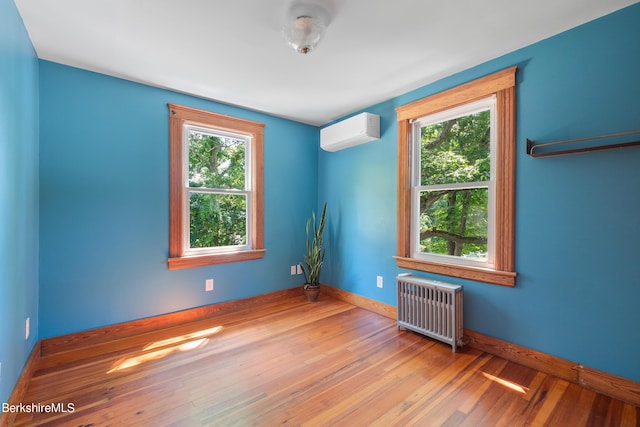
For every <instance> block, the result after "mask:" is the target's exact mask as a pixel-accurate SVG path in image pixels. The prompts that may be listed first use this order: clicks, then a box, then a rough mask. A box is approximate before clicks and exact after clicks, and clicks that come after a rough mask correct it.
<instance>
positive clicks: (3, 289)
mask: <svg viewBox="0 0 640 427" xmlns="http://www.w3.org/2000/svg"><path fill="white" fill-rule="evenodd" d="M27 317H29V318H30V319H31V334H30V338H29V339H28V340H25V320H26V318H27ZM37 339H38V60H37V59H36V56H35V52H34V50H33V47H32V46H31V42H30V40H29V36H28V35H27V32H26V30H25V28H24V25H23V24H22V20H21V19H20V16H19V15H18V12H17V10H16V7H15V4H14V3H13V0H0V363H2V376H1V377H0V402H6V401H7V399H8V398H9V395H10V394H11V391H12V389H13V385H14V384H15V382H16V380H17V378H18V376H19V375H20V372H21V371H22V367H23V366H24V363H25V361H26V360H27V358H28V357H29V353H30V352H31V349H32V348H33V345H34V344H35V342H36V341H37Z"/></svg>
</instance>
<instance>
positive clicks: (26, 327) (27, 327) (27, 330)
mask: <svg viewBox="0 0 640 427" xmlns="http://www.w3.org/2000/svg"><path fill="white" fill-rule="evenodd" d="M30 323H31V319H30V318H28V317H27V320H25V321H24V339H25V340H28V339H29V333H30V332H31V331H30V329H31V325H30Z"/></svg>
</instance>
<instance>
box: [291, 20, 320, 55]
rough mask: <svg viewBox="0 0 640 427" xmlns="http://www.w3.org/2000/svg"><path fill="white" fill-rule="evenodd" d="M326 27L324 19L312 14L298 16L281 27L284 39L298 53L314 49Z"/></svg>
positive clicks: (305, 52)
mask: <svg viewBox="0 0 640 427" xmlns="http://www.w3.org/2000/svg"><path fill="white" fill-rule="evenodd" d="M326 29H327V26H326V25H325V23H324V21H323V20H322V19H320V18H315V17H312V16H298V17H297V18H295V19H294V20H293V21H292V22H290V23H287V24H286V25H285V26H284V28H283V29H282V35H283V36H284V39H285V40H286V41H287V43H289V45H291V47H293V48H294V49H295V50H296V51H298V52H300V53H304V54H307V53H309V52H311V51H312V50H314V49H315V48H316V46H317V45H318V43H320V40H321V39H322V36H324V33H325V31H326Z"/></svg>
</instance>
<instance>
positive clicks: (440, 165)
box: [420, 110, 491, 185]
mask: <svg viewBox="0 0 640 427" xmlns="http://www.w3.org/2000/svg"><path fill="white" fill-rule="evenodd" d="M490 119H491V115H490V112H489V110H485V111H480V112H478V113H474V114H469V115H467V116H463V117H458V118H455V119H452V120H446V121H443V122H440V123H435V124H432V125H428V126H423V127H422V128H421V129H420V185H434V184H451V183H456V182H478V181H488V180H489V179H490V177H491V158H490V141H491V132H490V124H491V123H490Z"/></svg>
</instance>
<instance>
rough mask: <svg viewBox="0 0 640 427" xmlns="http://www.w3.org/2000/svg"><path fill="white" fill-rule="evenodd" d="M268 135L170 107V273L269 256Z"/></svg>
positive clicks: (244, 123)
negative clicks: (265, 220)
mask: <svg viewBox="0 0 640 427" xmlns="http://www.w3.org/2000/svg"><path fill="white" fill-rule="evenodd" d="M263 130H264V125H263V124H262V123H257V122H251V121H248V120H243V119H238V118H234V117H229V116H224V115H221V114H216V113H211V112H207V111H202V110H197V109H194V108H189V107H184V106H180V105H175V104H169V132H170V137H169V139H170V169H171V171H170V222H169V228H170V230H169V260H168V265H169V268H170V269H179V268H189V267H200V266H204V265H211V264H220V263H226V262H234V261H245V260H250V259H258V258H262V257H263V255H264V247H263V246H264V243H263V220H262V218H263V213H262V211H263V199H262V194H263V177H262V175H263V173H262V171H263V160H262V157H263V133H264V132H263Z"/></svg>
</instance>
